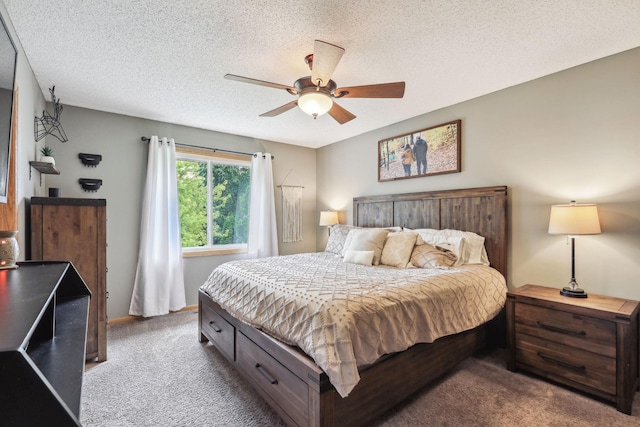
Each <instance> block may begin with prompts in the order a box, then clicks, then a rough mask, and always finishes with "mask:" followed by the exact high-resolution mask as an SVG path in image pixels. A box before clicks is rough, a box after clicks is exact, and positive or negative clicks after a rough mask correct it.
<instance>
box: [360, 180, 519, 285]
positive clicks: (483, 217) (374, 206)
mask: <svg viewBox="0 0 640 427" xmlns="http://www.w3.org/2000/svg"><path fill="white" fill-rule="evenodd" d="M353 223H354V224H355V225H357V226H360V227H391V226H399V227H407V228H412V229H417V228H435V229H439V230H442V229H447V228H448V229H455V230H462V231H473V232H474V233H477V234H479V235H481V236H483V237H484V238H485V243H484V245H485V248H486V249H487V255H488V256H489V261H490V262H491V266H492V267H494V268H495V269H496V270H498V271H499V272H500V273H502V275H503V276H504V277H505V278H506V277H507V187H506V186H498V187H481V188H467V189H461V190H443V191H427V192H423V193H405V194H391V195H386V196H369V197H356V198H354V199H353Z"/></svg>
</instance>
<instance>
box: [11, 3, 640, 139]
mask: <svg viewBox="0 0 640 427" xmlns="http://www.w3.org/2000/svg"><path fill="white" fill-rule="evenodd" d="M2 1H3V2H4V3H5V5H6V8H7V10H8V12H9V17H10V19H11V21H12V22H13V25H14V27H15V29H16V32H17V34H18V37H19V39H20V42H21V44H22V46H23V48H24V50H25V52H26V55H27V58H28V59H29V62H30V64H31V66H32V68H33V71H34V73H35V76H36V78H37V80H38V83H39V84H40V88H41V89H42V93H43V95H44V96H45V98H46V99H47V100H49V98H50V97H49V91H48V88H49V87H51V86H53V85H55V86H56V95H57V96H58V97H59V98H60V99H61V101H62V104H67V105H75V106H79V107H85V108H91V109H96V110H103V111H109V112H114V113H120V114H126V115H130V116H136V117H143V118H148V119H153V120H159V121H163V122H169V123H176V124H181V125H186V126H193V127H198V128H203V129H210V130H215V131H220V132H228V133H233V134H238V135H245V136H249V137H255V138H260V139H268V140H273V141H279V142H285V143H290V144H296V145H301V146H306V147H321V146H324V145H327V144H330V143H333V142H336V141H340V140H343V139H346V138H349V137H352V136H355V135H359V134H362V133H364V132H367V131H370V130H373V129H377V128H380V127H383V126H386V125H389V124H391V123H395V122H399V121H401V120H404V119H408V118H411V117H415V116H418V115H420V114H424V113H427V112H429V111H433V110H436V109H439V108H443V107H446V106H449V105H452V104H455V103H458V102H461V101H464V100H467V99H471V98H474V97H477V96H480V95H483V94H487V93H490V92H493V91H496V90H499V89H503V88H505V87H509V86H513V85H516V84H519V83H522V82H525V81H528V80H532V79H535V78H538V77H541V76H544V75H547V74H550V73H554V72H557V71H560V70H563V69H567V68H570V67H573V66H576V65H579V64H583V63H585V62H589V61H592V60H595V59H598V58H602V57H605V56H608V55H611V54H614V53H618V52H621V51H624V50H628V49H631V48H634V47H637V46H640V30H639V28H640V1H638V0H486V1H480V0H466V1H463V0H457V1H452V0H403V1H381V0H366V1H365V0H351V1H343V0H332V1H325V0H316V1H301V0H266V1H258V0H254V1H250V0H245V1H233V0H226V1H220V0H184V1H177V0H111V1H97V0H95V1H87V0H55V1H51V0H2ZM315 39H320V40H324V41H327V42H329V43H332V44H336V45H339V46H342V47H343V48H345V50H346V52H345V54H344V56H343V57H342V60H341V62H340V63H339V64H338V67H337V69H336V71H335V72H334V74H333V77H332V78H333V80H335V81H336V83H337V84H338V86H339V87H340V86H357V85H365V84H375V83H385V82H394V81H405V82H406V91H405V97H404V98H403V99H341V100H339V101H338V103H339V104H340V105H341V106H342V107H344V108H346V109H348V110H349V111H351V112H352V113H353V114H355V115H356V116H357V118H356V119H355V120H352V121H350V122H348V123H346V124H344V125H339V124H338V123H336V122H335V121H334V120H333V119H332V118H331V117H329V116H327V115H325V116H321V117H319V118H318V119H317V120H313V119H312V118H311V117H310V116H307V115H306V114H304V113H303V112H302V111H300V110H299V109H298V108H295V109H293V110H290V111H288V112H286V113H283V114H281V115H279V116H277V117H274V118H266V117H258V116H259V115H260V114H261V113H264V112H266V111H269V110H272V109H274V108H276V107H279V106H281V105H283V104H285V103H288V102H290V101H292V100H294V99H295V98H293V97H292V96H291V95H290V94H288V93H287V92H285V91H284V90H282V89H273V88H268V87H262V86H255V85H250V84H246V83H239V82H235V81H230V80H226V79H224V78H223V76H224V74H226V73H231V74H238V75H241V76H247V77H252V78H256V79H260V80H266V81H270V82H275V83H280V84H285V85H291V84H293V82H294V81H295V80H296V79H298V78H299V77H302V76H306V75H309V74H310V73H309V69H308V67H307V65H306V64H305V63H304V57H305V55H307V54H309V53H312V50H313V41H314V40H315ZM63 121H64V116H63ZM168 136H170V135H168ZM185 142H186V141H185Z"/></svg>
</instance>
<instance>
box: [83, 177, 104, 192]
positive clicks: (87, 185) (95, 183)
mask: <svg viewBox="0 0 640 427" xmlns="http://www.w3.org/2000/svg"><path fill="white" fill-rule="evenodd" d="M78 182H79V183H80V185H81V186H82V189H83V190H84V191H98V190H99V189H100V187H101V186H102V180H101V179H90V178H80V179H79V180H78Z"/></svg>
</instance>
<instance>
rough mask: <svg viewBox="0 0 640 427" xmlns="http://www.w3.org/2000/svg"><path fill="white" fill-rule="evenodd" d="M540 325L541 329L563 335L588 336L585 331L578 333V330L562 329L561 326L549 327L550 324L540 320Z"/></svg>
mask: <svg viewBox="0 0 640 427" xmlns="http://www.w3.org/2000/svg"><path fill="white" fill-rule="evenodd" d="M538 325H539V326H540V327H541V328H544V329H548V330H550V331H554V332H560V333H563V334H571V335H579V336H581V337H583V336H585V335H587V333H586V332H585V331H576V330H573V329H566V328H561V327H559V326H555V325H549V324H547V323H544V322H541V321H539V320H538Z"/></svg>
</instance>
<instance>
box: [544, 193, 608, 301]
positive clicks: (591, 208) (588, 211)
mask: <svg viewBox="0 0 640 427" xmlns="http://www.w3.org/2000/svg"><path fill="white" fill-rule="evenodd" d="M600 233H601V231H600V220H599V219H598V209H597V207H596V205H587V204H584V205H579V204H577V203H576V202H575V200H572V201H571V203H570V204H568V205H553V206H551V216H550V218H549V234H565V235H567V236H568V237H569V239H571V280H569V285H568V286H565V287H564V288H562V290H561V291H560V294H561V295H564V296H567V297H574V298H586V297H587V293H586V292H585V291H584V290H583V289H580V287H579V286H578V282H576V266H575V238H576V236H581V235H586V234H600Z"/></svg>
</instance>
